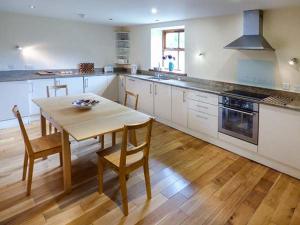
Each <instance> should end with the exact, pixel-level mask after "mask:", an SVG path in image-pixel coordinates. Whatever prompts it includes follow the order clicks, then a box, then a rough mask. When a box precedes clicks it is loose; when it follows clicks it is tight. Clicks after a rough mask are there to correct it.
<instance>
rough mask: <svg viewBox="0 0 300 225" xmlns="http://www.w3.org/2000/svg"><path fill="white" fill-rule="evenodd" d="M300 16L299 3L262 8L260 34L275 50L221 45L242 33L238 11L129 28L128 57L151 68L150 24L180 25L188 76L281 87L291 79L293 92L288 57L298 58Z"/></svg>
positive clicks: (298, 78) (295, 75) (294, 78)
mask: <svg viewBox="0 0 300 225" xmlns="http://www.w3.org/2000/svg"><path fill="white" fill-rule="evenodd" d="M299 18H300V7H298V8H287V9H277V10H267V11H265V12H264V36H265V37H266V39H267V40H268V41H269V42H270V43H271V45H272V46H273V47H274V48H275V49H276V51H275V52H270V51H237V50H226V49H224V48H223V47H224V46H225V45H227V44H229V43H230V42H231V41H233V40H235V39H236V38H238V37H239V36H240V35H241V34H242V31H243V28H242V26H243V24H242V22H243V16H242V13H241V14H238V15H231V16H221V17H210V18H204V19H195V20H185V21H177V22H172V23H161V24H154V25H144V26H133V27H129V29H130V31H131V39H132V44H131V57H130V60H131V62H132V63H136V64H138V65H139V66H140V68H141V69H149V68H150V66H151V64H150V63H151V28H155V27H156V28H157V27H167V26H180V25H184V26H185V31H186V72H187V73H188V76H191V77H197V78H203V79H211V80H220V81H227V82H234V83H244V84H252V85H256V86H265V87H272V88H279V89H280V88H281V87H282V83H284V82H289V83H290V84H291V86H292V87H291V89H292V90H294V89H295V86H297V85H299V84H300V72H299V66H296V67H291V66H289V65H288V63H287V62H288V60H289V58H291V57H296V58H299V59H300V41H298V37H299V36H300V20H299ZM199 52H205V56H204V57H199V56H198V54H199ZM247 69H248V71H247ZM270 79H271V80H273V81H274V83H272V82H270Z"/></svg>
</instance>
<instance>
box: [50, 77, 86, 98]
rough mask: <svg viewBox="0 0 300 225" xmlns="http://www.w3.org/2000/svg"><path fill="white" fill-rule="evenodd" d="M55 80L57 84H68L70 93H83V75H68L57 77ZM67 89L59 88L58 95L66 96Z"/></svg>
mask: <svg viewBox="0 0 300 225" xmlns="http://www.w3.org/2000/svg"><path fill="white" fill-rule="evenodd" d="M55 82H56V84H57V85H64V84H65V85H67V86H68V91H69V95H78V94H82V93H83V77H66V78H56V79H55ZM64 95H65V90H64V89H62V90H57V91H56V96H64Z"/></svg>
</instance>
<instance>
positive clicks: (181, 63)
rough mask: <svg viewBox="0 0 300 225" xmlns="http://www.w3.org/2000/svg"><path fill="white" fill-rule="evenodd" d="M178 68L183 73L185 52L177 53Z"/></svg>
mask: <svg viewBox="0 0 300 225" xmlns="http://www.w3.org/2000/svg"><path fill="white" fill-rule="evenodd" d="M178 64H179V68H180V70H181V71H185V52H184V51H180V52H179V63H178Z"/></svg>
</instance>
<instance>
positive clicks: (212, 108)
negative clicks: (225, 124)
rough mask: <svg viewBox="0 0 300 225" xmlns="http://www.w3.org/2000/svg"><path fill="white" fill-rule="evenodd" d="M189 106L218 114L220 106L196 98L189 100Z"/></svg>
mask: <svg viewBox="0 0 300 225" xmlns="http://www.w3.org/2000/svg"><path fill="white" fill-rule="evenodd" d="M188 108H189V109H193V110H195V111H198V112H202V113H205V114H209V115H212V116H218V106H216V105H211V104H208V103H204V102H199V101H195V100H188Z"/></svg>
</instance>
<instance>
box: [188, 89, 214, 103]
mask: <svg viewBox="0 0 300 225" xmlns="http://www.w3.org/2000/svg"><path fill="white" fill-rule="evenodd" d="M188 99H192V100H195V101H199V102H204V103H208V104H212V105H218V95H214V94H210V93H206V92H201V91H193V90H190V91H189V93H188Z"/></svg>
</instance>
